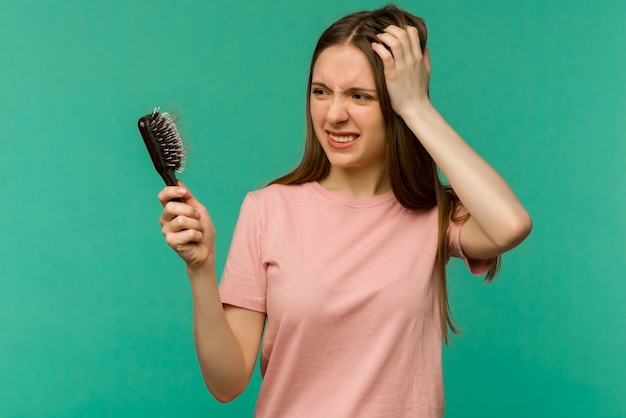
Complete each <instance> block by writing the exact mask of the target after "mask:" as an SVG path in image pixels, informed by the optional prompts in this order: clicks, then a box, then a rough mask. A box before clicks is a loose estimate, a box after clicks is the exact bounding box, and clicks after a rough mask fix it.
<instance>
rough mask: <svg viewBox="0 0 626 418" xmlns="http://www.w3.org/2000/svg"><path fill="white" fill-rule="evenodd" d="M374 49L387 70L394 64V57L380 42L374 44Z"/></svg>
mask: <svg viewBox="0 0 626 418" xmlns="http://www.w3.org/2000/svg"><path fill="white" fill-rule="evenodd" d="M372 49H373V50H374V52H376V54H377V55H378V56H379V57H380V59H381V60H382V62H383V65H384V66H385V68H387V67H389V66H390V65H392V64H393V55H391V52H389V50H388V49H387V48H385V47H384V46H383V44H380V43H378V42H372Z"/></svg>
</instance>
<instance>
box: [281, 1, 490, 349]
mask: <svg viewBox="0 0 626 418" xmlns="http://www.w3.org/2000/svg"><path fill="white" fill-rule="evenodd" d="M389 25H396V26H398V27H401V28H406V27H407V26H414V27H416V28H417V30H418V33H419V38H420V47H421V49H422V51H424V49H425V48H426V41H427V30H426V24H425V22H424V20H423V19H422V18H419V17H417V16H414V15H412V14H410V13H408V12H406V11H404V10H402V9H400V8H398V7H396V6H392V5H388V6H385V7H382V8H380V9H377V10H373V11H361V12H356V13H353V14H350V15H347V16H345V17H343V18H341V19H339V20H338V21H336V22H335V23H333V24H332V25H331V26H330V27H328V29H326V30H325V31H324V32H323V33H322V35H321V36H320V38H319V40H318V42H317V45H316V47H315V50H314V52H313V57H312V59H311V66H310V69H309V79H308V84H307V100H306V117H307V120H306V141H305V146H304V155H303V157H302V160H301V161H300V163H299V165H298V166H297V167H296V168H295V169H294V170H293V171H291V172H289V173H287V174H285V175H284V176H282V177H280V178H278V179H276V180H273V181H272V182H271V183H270V184H284V185H289V184H302V183H307V182H311V181H320V180H322V179H324V178H325V177H327V176H328V174H329V172H330V162H329V161H328V158H327V157H326V154H325V153H324V151H323V149H322V146H321V145H320V143H319V141H318V138H317V136H316V135H315V131H314V129H313V123H312V121H311V109H310V99H309V96H310V91H311V81H312V76H313V68H314V66H315V63H316V61H317V58H318V57H319V55H320V54H321V53H322V51H324V50H325V49H326V48H328V47H330V46H334V45H352V46H355V47H357V48H359V49H360V50H361V51H362V52H363V53H364V54H365V56H366V57H367V59H368V61H369V64H370V66H371V68H372V71H373V73H374V82H375V84H376V93H377V95H378V98H379V103H380V108H381V111H382V114H383V118H384V121H385V126H386V128H385V135H386V150H385V155H386V157H385V169H386V171H387V173H388V175H389V179H390V182H391V188H392V190H393V193H394V194H395V196H396V199H397V200H398V201H399V202H400V204H401V205H402V206H404V207H405V208H407V209H409V210H413V211H418V210H426V209H430V208H433V207H435V206H436V207H437V210H438V214H439V215H438V222H439V234H438V244H437V268H438V271H439V277H440V283H439V303H440V312H441V313H440V314H441V332H442V338H443V339H444V341H445V342H446V343H448V342H449V338H450V335H449V332H448V328H449V329H450V330H452V332H453V333H454V334H455V335H458V334H459V333H460V331H459V328H458V326H457V324H456V322H455V321H454V319H453V317H452V313H451V311H450V305H449V303H448V292H447V284H446V269H445V266H446V264H447V262H448V259H449V257H450V256H449V254H448V239H447V230H448V226H449V223H450V221H452V222H462V221H464V220H465V219H467V217H469V214H468V215H465V216H464V217H461V218H459V217H457V216H456V213H457V209H458V207H459V203H460V201H459V199H458V197H457V196H456V194H455V193H454V191H453V190H452V188H451V187H450V186H448V185H444V184H442V182H441V180H440V178H439V173H438V171H437V166H436V164H435V162H434V160H433V159H432V157H431V156H430V154H429V153H428V152H427V151H426V149H424V147H423V146H422V144H421V143H420V141H419V140H418V139H417V137H416V136H415V134H413V132H412V131H411V130H410V129H409V127H408V126H407V125H406V123H404V121H403V120H402V118H401V117H400V116H398V115H397V114H396V113H395V112H394V111H393V108H392V106H391V99H390V97H389V93H388V92H387V86H386V82H385V75H384V68H383V63H382V60H381V59H380V58H379V57H378V55H377V54H376V52H375V51H374V50H373V49H372V46H371V44H372V42H379V40H378V38H377V37H376V35H377V34H379V33H382V32H383V30H384V29H385V28H386V27H388V26H389ZM500 261H501V260H500V257H497V258H496V261H495V263H494V264H493V266H492V267H491V269H490V270H489V271H488V272H487V274H486V276H485V281H486V282H491V281H492V280H493V279H494V278H495V277H496V275H497V274H498V272H499V268H500Z"/></svg>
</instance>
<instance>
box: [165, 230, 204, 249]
mask: <svg viewBox="0 0 626 418" xmlns="http://www.w3.org/2000/svg"><path fill="white" fill-rule="evenodd" d="M201 241H202V233H201V232H200V231H196V230H195V229H187V230H185V231H180V232H177V233H171V234H167V235H166V236H165V242H166V243H167V245H169V246H170V247H172V248H173V249H174V250H176V251H182V250H183V249H184V247H185V246H186V245H189V244H197V243H199V242H201Z"/></svg>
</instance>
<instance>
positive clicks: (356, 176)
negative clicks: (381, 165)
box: [319, 166, 391, 199]
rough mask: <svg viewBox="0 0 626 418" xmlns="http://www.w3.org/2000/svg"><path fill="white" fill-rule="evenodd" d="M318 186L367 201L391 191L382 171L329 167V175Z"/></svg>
mask: <svg viewBox="0 0 626 418" xmlns="http://www.w3.org/2000/svg"><path fill="white" fill-rule="evenodd" d="M319 184H320V185H321V186H322V187H324V188H325V189H327V190H330V191H331V192H334V193H337V194H341V195H344V196H348V197H352V198H356V199H367V198H370V197H374V196H378V195H381V194H383V193H386V192H388V191H389V190H391V183H390V181H389V176H388V175H387V173H386V172H385V170H384V169H380V170H375V171H373V170H359V169H345V168H336V167H332V166H331V168H330V173H329V174H328V176H327V177H326V178H324V179H322V180H320V181H319Z"/></svg>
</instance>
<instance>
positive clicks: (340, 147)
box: [324, 131, 360, 150]
mask: <svg viewBox="0 0 626 418" xmlns="http://www.w3.org/2000/svg"><path fill="white" fill-rule="evenodd" d="M324 132H325V134H326V142H328V145H329V146H330V147H331V148H333V149H337V150H343V149H346V148H350V147H351V146H353V145H354V144H355V143H357V142H358V140H359V138H360V135H358V134H355V133H353V132H332V131H324ZM331 135H333V136H356V138H355V139H354V141H350V142H335V141H333V140H332V139H331V138H330V136H331Z"/></svg>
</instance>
